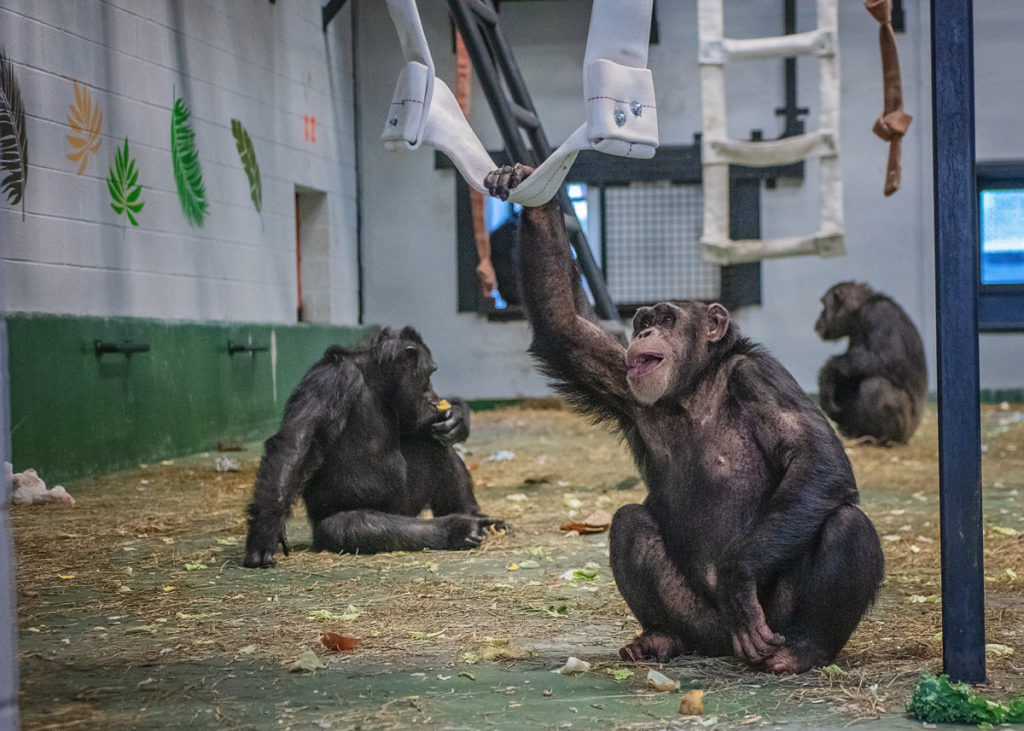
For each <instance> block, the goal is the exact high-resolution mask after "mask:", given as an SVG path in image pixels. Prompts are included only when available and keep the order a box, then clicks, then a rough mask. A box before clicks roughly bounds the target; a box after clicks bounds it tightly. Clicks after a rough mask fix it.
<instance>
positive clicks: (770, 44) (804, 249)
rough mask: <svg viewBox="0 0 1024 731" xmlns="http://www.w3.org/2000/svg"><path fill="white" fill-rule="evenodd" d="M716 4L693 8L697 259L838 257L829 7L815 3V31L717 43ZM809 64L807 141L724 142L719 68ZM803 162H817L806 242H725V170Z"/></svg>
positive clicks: (832, 5)
mask: <svg viewBox="0 0 1024 731" xmlns="http://www.w3.org/2000/svg"><path fill="white" fill-rule="evenodd" d="M722 2H723V0H698V6H697V12H698V37H699V40H700V50H699V58H698V60H699V63H700V81H701V102H702V104H701V107H702V112H701V113H702V117H703V120H702V122H703V135H702V138H701V168H702V177H703V185H704V233H703V235H702V236H701V245H702V248H703V254H704V257H705V259H707V260H709V261H714V262H717V263H719V264H735V263H739V262H746V261H757V260H760V259H767V258H775V257H783V256H799V255H805V254H818V255H820V256H838V255H840V254H843V253H844V247H843V183H842V178H841V177H840V170H839V44H838V40H839V35H838V22H837V0H817V18H818V27H817V28H816V29H815V30H811V31H807V32H804V33H794V34H790V35H784V36H776V37H768V38H749V39H733V38H725V37H724V36H723V25H724V23H723V18H722V15H723V12H722ZM800 55H804V56H816V57H817V58H818V60H819V62H820V65H819V68H820V72H819V107H820V113H819V124H818V129H817V130H816V131H814V132H808V133H807V134H802V135H795V136H792V137H785V138H783V139H779V140H769V141H765V142H749V141H745V140H735V139H730V138H729V137H728V134H727V125H726V111H725V64H726V63H727V62H729V61H737V60H742V59H755V58H786V57H792V56H800ZM808 158H811V159H813V158H817V159H818V160H819V161H820V186H821V223H820V228H819V229H818V231H816V232H814V233H812V234H809V235H806V236H792V237H785V238H776V239H742V240H733V239H732V238H730V236H729V165H746V166H751V167H767V166H770V165H789V164H792V163H796V162H800V161H801V160H805V159H808Z"/></svg>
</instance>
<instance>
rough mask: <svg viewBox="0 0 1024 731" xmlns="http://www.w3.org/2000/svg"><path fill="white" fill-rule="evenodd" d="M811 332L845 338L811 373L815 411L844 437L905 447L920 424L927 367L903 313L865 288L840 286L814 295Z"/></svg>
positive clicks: (918, 338)
mask: <svg viewBox="0 0 1024 731" xmlns="http://www.w3.org/2000/svg"><path fill="white" fill-rule="evenodd" d="M821 304H822V305H823V307H822V310H821V315H820V316H819V317H818V321H817V322H816V323H815V324H814V331H815V332H816V333H818V335H819V336H821V338H822V339H823V340H838V339H839V338H842V337H846V336H849V338H850V344H849V347H848V348H847V349H846V352H845V353H843V354H842V355H834V356H832V357H831V358H829V359H828V360H827V361H825V365H823V366H822V367H821V370H820V371H819V372H818V393H819V394H820V398H821V408H822V409H823V410H824V412H825V413H826V414H828V417H829V418H830V419H832V421H834V422H835V423H836V426H838V427H839V433H840V434H842V435H843V436H844V437H850V438H860V437H870V438H871V439H874V440H875V441H877V442H878V443H879V444H882V445H888V444H892V443H900V444H903V443H905V442H906V441H907V440H908V439H910V437H911V436H913V434H914V430H915V429H917V425H918V424H919V423H921V414H922V412H923V411H924V397H925V395H926V394H927V392H928V368H927V366H926V365H925V360H924V346H923V345H922V344H921V335H920V334H919V333H918V332H917V328H916V327H914V323H913V322H911V321H910V318H909V317H908V316H907V313H906V312H904V311H903V308H902V307H900V306H899V305H898V304H896V303H895V302H893V301H892V300H891V299H890V298H889V297H886V296H885V295H884V294H880V293H878V292H875V291H874V290H873V289H871V287H869V286H868V285H866V284H859V283H857V282H840V283H839V284H836V285H833V286H832V288H831V289H829V291H828V292H826V293H825V296H824V297H822V298H821Z"/></svg>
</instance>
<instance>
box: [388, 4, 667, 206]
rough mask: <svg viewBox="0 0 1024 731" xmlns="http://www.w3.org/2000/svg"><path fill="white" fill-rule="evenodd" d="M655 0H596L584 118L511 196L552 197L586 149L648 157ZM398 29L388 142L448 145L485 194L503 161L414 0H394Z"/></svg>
mask: <svg viewBox="0 0 1024 731" xmlns="http://www.w3.org/2000/svg"><path fill="white" fill-rule="evenodd" d="M652 3H653V0H629V1H628V2H623V1H622V0H594V6H593V10H592V13H591V19H590V31H589V35H588V37H587V52H586V57H585V59H584V65H583V92H584V93H583V97H584V103H585V105H586V111H587V118H586V121H585V122H584V123H583V124H581V125H580V126H579V128H577V129H576V131H574V132H573V133H572V134H571V135H570V136H569V138H568V139H567V140H566V141H565V142H563V143H562V145H561V146H560V147H559V148H558V149H557V150H555V151H554V152H553V153H552V154H551V156H550V157H549V158H548V159H547V160H544V161H543V162H542V163H541V165H540V166H539V167H538V168H537V169H536V170H535V171H534V173H533V174H532V175H531V176H530V177H529V178H527V179H526V180H525V181H524V182H523V183H522V184H521V185H519V186H518V187H517V188H515V189H514V190H513V191H511V195H510V196H509V200H511V201H513V202H516V203H522V204H524V205H527V206H538V205H541V204H542V203H546V202H547V201H549V200H550V199H551V198H553V197H554V196H555V194H556V193H557V192H558V189H559V187H560V186H561V184H562V181H563V180H564V179H565V176H566V174H567V173H568V172H569V168H570V167H572V164H573V161H575V159H576V155H577V153H578V152H579V151H580V150H587V149H592V150H599V151H600V152H605V153H608V154H610V155H618V156H620V157H636V158H650V157H653V156H654V151H655V149H656V148H657V146H658V116H657V109H656V107H655V101H654V82H653V80H652V78H651V72H650V70H648V69H647V68H646V66H647V43H648V38H649V33H650V23H651V7H652ZM388 9H389V10H390V12H391V18H392V20H394V22H395V27H396V28H397V29H398V35H399V39H400V41H401V44H402V53H403V55H404V57H405V61H406V64H405V67H404V68H403V69H402V72H401V74H400V75H399V77H398V84H397V86H396V88H395V95H394V98H393V99H392V102H391V108H390V110H389V112H388V117H387V120H386V122H385V123H384V134H383V135H382V137H383V139H384V144H385V146H386V147H387V148H388V149H390V150H397V149H400V148H401V147H402V146H403V143H404V147H406V148H408V149H410V150H414V149H416V148H417V147H419V146H420V145H421V144H423V143H426V144H428V145H430V146H432V147H435V148H437V149H438V150H441V151H442V152H444V154H445V155H447V156H448V157H449V158H450V159H451V160H452V162H454V163H455V166H456V167H457V168H458V169H459V172H460V173H461V174H462V176H463V177H464V178H465V179H466V182H468V183H469V184H470V185H471V186H472V187H473V188H475V189H476V190H478V191H480V192H481V193H484V194H486V193H487V190H486V189H485V188H484V187H483V180H484V177H485V176H486V175H487V173H489V172H491V171H492V170H494V169H495V168H496V167H497V165H495V163H494V161H492V160H491V158H490V156H489V155H488V154H487V150H486V149H484V146H483V145H482V144H481V143H480V140H479V139H478V138H477V136H476V134H475V133H474V132H473V130H472V128H471V127H470V126H469V123H468V122H467V121H466V118H465V116H464V115H463V114H462V110H461V109H459V105H458V103H457V102H456V100H455V95H454V94H452V92H451V90H450V89H449V88H448V86H447V85H446V84H445V83H444V82H443V81H441V80H440V79H437V78H435V76H434V62H433V60H432V58H431V56H430V49H429V48H428V47H427V40H426V37H425V35H424V33H423V25H422V23H421V22H420V17H419V13H418V12H417V10H416V2H415V0H388Z"/></svg>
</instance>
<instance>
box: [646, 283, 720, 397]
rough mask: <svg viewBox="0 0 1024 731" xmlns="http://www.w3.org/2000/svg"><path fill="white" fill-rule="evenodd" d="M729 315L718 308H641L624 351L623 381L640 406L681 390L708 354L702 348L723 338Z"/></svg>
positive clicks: (683, 305) (687, 305)
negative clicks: (625, 367)
mask: <svg viewBox="0 0 1024 731" xmlns="http://www.w3.org/2000/svg"><path fill="white" fill-rule="evenodd" d="M728 327H729V313H728V311H727V310H726V309H725V308H724V307H722V305H720V304H717V303H715V304H712V305H706V304H703V303H701V302H680V303H678V304H677V303H672V302H661V303H659V304H656V305H655V306H654V307H641V308H640V309H639V310H637V313H636V316H635V317H634V318H633V338H632V340H631V341H630V343H629V348H628V349H627V350H626V365H627V367H628V369H629V370H628V371H627V373H626V381H627V383H628V384H629V390H630V391H631V392H632V393H633V396H634V397H635V398H636V400H637V401H639V402H640V403H642V404H648V405H649V404H653V403H656V402H658V401H660V400H661V399H663V398H665V397H666V396H671V395H673V394H676V395H678V394H679V393H680V392H681V391H682V390H684V389H685V388H686V386H687V384H688V383H690V380H691V378H692V376H693V375H694V374H696V373H697V372H698V371H699V370H700V367H701V364H702V363H703V362H704V360H705V359H706V358H707V355H708V343H712V342H717V341H718V340H720V339H721V338H722V337H724V336H725V333H726V331H727V330H728Z"/></svg>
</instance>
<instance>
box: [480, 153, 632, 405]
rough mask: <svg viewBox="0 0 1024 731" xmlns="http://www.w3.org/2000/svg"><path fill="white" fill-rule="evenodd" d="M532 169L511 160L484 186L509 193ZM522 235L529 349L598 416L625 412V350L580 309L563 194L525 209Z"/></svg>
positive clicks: (627, 395) (569, 393) (557, 383)
mask: <svg viewBox="0 0 1024 731" xmlns="http://www.w3.org/2000/svg"><path fill="white" fill-rule="evenodd" d="M530 172H532V171H531V170H530V168H526V167H523V166H514V167H510V166H505V167H504V168H502V169H501V170H497V171H495V172H493V173H491V174H490V175H488V176H487V179H486V180H485V181H484V185H485V186H487V187H488V189H490V190H491V194H492V195H496V196H498V197H500V198H507V197H508V191H509V190H511V189H512V188H514V187H516V185H518V184H519V183H521V182H522V181H523V180H524V179H525V178H526V177H528V175H529V174H530ZM519 237H520V242H521V245H520V279H521V285H522V288H523V300H524V304H525V306H526V310H527V314H528V315H529V318H530V324H531V325H532V327H533V342H532V344H531V346H530V352H531V353H532V354H533V355H534V356H535V357H536V358H538V359H539V360H540V361H541V363H542V370H543V371H544V373H545V374H546V375H548V376H550V377H551V378H552V379H554V381H555V384H554V385H555V387H556V388H557V389H558V390H559V391H561V392H562V393H565V394H566V395H567V396H568V397H569V398H570V399H571V400H573V401H574V402H575V403H576V404H577V405H578V406H580V407H582V408H583V409H585V410H587V411H590V412H591V413H593V414H594V415H596V416H599V417H605V418H609V417H610V418H621V417H622V416H623V415H624V413H626V412H627V411H628V408H629V404H630V403H632V399H631V396H630V393H629V390H628V386H627V383H626V372H627V368H626V350H625V348H624V347H622V345H621V344H620V343H619V342H618V341H617V340H616V339H615V338H614V337H612V336H611V335H610V334H608V333H607V332H605V331H604V330H602V329H601V328H600V327H599V326H597V325H595V324H594V323H592V322H590V321H589V320H587V319H586V318H585V317H583V316H582V315H581V314H580V310H579V306H578V299H579V298H580V297H582V287H581V285H580V283H579V271H578V270H577V268H576V264H575V261H574V260H573V258H572V253H571V250H570V248H569V236H568V233H567V231H566V228H565V215H564V213H563V212H562V208H561V206H560V205H559V203H558V201H557V200H552V201H550V202H548V203H545V204H544V205H542V206H538V207H535V208H524V209H523V216H522V222H521V224H520V231H519Z"/></svg>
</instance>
